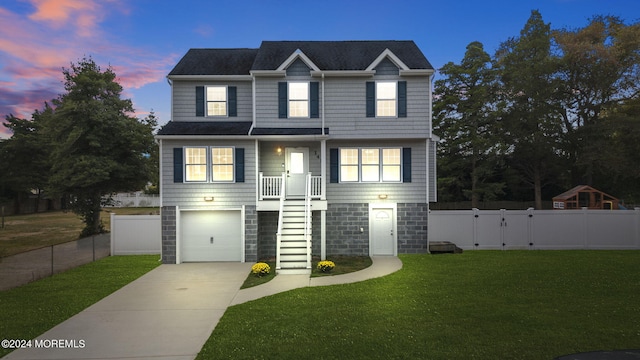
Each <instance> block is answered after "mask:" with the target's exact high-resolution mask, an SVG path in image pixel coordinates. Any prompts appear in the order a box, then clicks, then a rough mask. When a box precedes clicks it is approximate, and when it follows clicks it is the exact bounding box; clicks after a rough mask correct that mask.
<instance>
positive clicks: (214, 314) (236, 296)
mask: <svg viewBox="0 0 640 360" xmlns="http://www.w3.org/2000/svg"><path fill="white" fill-rule="evenodd" d="M251 265H252V264H251V263H187V264H180V265H161V266H159V267H157V268H156V269H154V270H152V271H150V272H149V273H147V274H145V275H143V276H142V277H140V278H138V279H137V280H135V281H133V282H131V283H130V284H128V285H126V286H125V287H123V288H122V289H120V290H118V291H116V292H114V293H113V294H111V295H109V296H107V297H106V298H104V299H103V300H101V301H99V302H97V303H96V304H94V305H92V306H90V307H88V308H87V309H85V310H84V311H82V312H80V313H79V314H77V315H75V316H73V317H72V318H70V319H69V320H67V321H65V322H63V323H61V324H60V325H58V326H55V327H54V328H52V329H51V330H49V331H47V332H45V333H44V334H42V335H41V336H39V337H38V338H37V340H38V341H37V342H38V345H40V346H41V347H38V348H37V347H35V343H36V342H33V343H32V344H33V345H34V346H33V347H31V348H27V349H19V350H16V351H14V352H12V353H10V354H9V355H7V356H5V357H4V358H3V359H7V360H9V359H149V358H153V359H158V360H168V359H175V360H186V359H194V358H195V357H196V355H197V354H198V352H199V351H200V349H201V348H202V346H203V345H204V343H205V341H206V340H207V339H208V338H209V336H210V335H211V332H212V331H213V329H214V328H215V326H216V325H217V324H218V321H219V320H220V318H221V317H222V315H223V314H224V312H225V310H226V309H227V307H228V306H231V305H236V304H241V303H244V302H247V301H251V300H255V299H258V298H261V297H264V296H269V295H273V294H276V293H279V292H283V291H288V290H291V289H296V288H300V287H305V286H325V285H334V284H345V283H352V282H357V281H363V280H367V279H371V278H375V277H379V276H384V275H387V274H390V273H392V272H395V271H397V270H399V269H400V268H402V262H401V261H400V260H399V259H398V258H396V257H373V265H372V266H370V267H369V268H367V269H364V270H361V271H358V272H355V273H351V274H346V275H336V276H329V277H320V278H311V279H310V278H309V276H307V275H278V276H276V277H275V278H274V279H273V280H271V281H270V282H268V283H266V284H263V285H259V286H256V287H253V288H249V289H243V290H239V289H240V286H241V285H242V283H243V282H244V280H245V279H246V277H247V274H248V273H249V271H250V269H251ZM61 345H62V346H61Z"/></svg>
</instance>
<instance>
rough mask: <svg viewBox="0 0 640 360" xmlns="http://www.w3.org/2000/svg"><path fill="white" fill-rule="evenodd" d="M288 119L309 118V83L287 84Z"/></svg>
mask: <svg viewBox="0 0 640 360" xmlns="http://www.w3.org/2000/svg"><path fill="white" fill-rule="evenodd" d="M289 117H309V83H308V82H290V83H289Z"/></svg>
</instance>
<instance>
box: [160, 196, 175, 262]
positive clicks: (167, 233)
mask: <svg viewBox="0 0 640 360" xmlns="http://www.w3.org/2000/svg"><path fill="white" fill-rule="evenodd" d="M160 214H161V222H162V225H161V226H162V263H163V264H175V263H176V207H175V206H163V207H162V209H161V211H160Z"/></svg>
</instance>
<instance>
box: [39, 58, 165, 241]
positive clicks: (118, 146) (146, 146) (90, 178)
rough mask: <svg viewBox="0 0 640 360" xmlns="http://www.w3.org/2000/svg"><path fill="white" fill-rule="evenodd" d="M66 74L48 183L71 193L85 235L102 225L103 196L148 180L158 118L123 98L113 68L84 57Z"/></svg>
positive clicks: (52, 125) (53, 126) (50, 126)
mask: <svg viewBox="0 0 640 360" xmlns="http://www.w3.org/2000/svg"><path fill="white" fill-rule="evenodd" d="M63 74H64V78H65V83H64V87H65V90H66V93H65V94H62V95H60V96H59V97H58V98H57V99H55V100H54V101H53V104H54V105H55V106H56V109H55V112H54V118H53V119H52V120H53V121H49V122H48V123H47V127H46V132H47V134H48V135H49V136H50V140H51V144H52V147H51V150H52V151H51V160H52V168H51V176H50V178H49V186H50V188H51V189H52V190H54V191H55V192H56V193H60V194H69V195H70V198H71V203H70V208H71V209H72V210H73V211H74V212H76V213H77V214H79V215H80V216H81V217H82V218H83V221H84V222H85V229H84V230H83V234H82V235H83V236H86V235H90V234H95V233H99V232H101V231H103V228H102V224H101V221H100V208H101V203H102V199H103V196H105V195H108V194H112V193H115V192H119V191H133V190H138V189H141V188H143V187H144V185H145V184H146V183H147V182H148V181H149V173H150V172H149V168H150V163H149V156H148V154H150V153H151V152H152V149H153V148H154V146H155V143H154V139H153V135H152V131H153V124H152V123H151V122H145V121H142V122H141V121H138V120H137V119H136V118H135V117H133V116H131V115H129V114H131V113H132V112H133V106H132V103H131V100H129V99H121V97H120V95H121V92H122V86H120V84H118V83H117V82H116V74H115V73H114V71H113V70H112V69H111V68H109V69H107V70H105V71H102V70H101V69H100V67H99V66H98V65H96V63H95V62H94V61H93V60H92V59H91V58H88V59H87V58H84V59H82V60H80V61H79V62H78V63H77V64H73V63H72V64H71V67H70V68H69V69H63Z"/></svg>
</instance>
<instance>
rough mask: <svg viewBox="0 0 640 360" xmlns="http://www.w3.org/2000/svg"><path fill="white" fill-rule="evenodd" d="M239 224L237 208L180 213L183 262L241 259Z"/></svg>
mask: <svg viewBox="0 0 640 360" xmlns="http://www.w3.org/2000/svg"><path fill="white" fill-rule="evenodd" d="M241 224H242V221H241V212H240V211H183V212H181V213H180V234H181V237H180V242H181V247H180V248H181V258H182V261H183V262H188V261H241V260H242V228H241Z"/></svg>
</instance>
